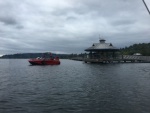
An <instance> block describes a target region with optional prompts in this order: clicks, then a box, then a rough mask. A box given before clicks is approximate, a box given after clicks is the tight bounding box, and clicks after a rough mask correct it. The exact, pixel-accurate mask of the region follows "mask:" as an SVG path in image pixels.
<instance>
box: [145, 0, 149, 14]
mask: <svg viewBox="0 0 150 113" xmlns="http://www.w3.org/2000/svg"><path fill="white" fill-rule="evenodd" d="M143 3H144V5H145V7H146V9H147V11H148V13H149V15H150V11H149V9H148V7H147V5H146V3H145V1H144V0H143Z"/></svg>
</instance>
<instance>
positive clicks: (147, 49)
mask: <svg viewBox="0 0 150 113" xmlns="http://www.w3.org/2000/svg"><path fill="white" fill-rule="evenodd" d="M120 52H121V53H122V54H123V55H133V54H134V53H141V54H142V55H143V56H150V43H140V44H133V45H131V46H129V47H125V48H121V49H120Z"/></svg>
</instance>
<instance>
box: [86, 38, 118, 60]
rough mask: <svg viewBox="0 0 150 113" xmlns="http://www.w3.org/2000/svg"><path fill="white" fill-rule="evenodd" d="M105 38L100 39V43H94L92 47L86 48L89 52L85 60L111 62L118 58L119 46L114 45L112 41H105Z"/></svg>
mask: <svg viewBox="0 0 150 113" xmlns="http://www.w3.org/2000/svg"><path fill="white" fill-rule="evenodd" d="M105 41H106V40H105V39H100V40H99V43H94V44H93V45H92V46H91V47H89V48H87V49H85V51H86V52H89V54H88V55H87V58H86V59H85V62H86V61H87V62H88V61H89V62H90V61H91V62H94V61H95V62H104V61H105V62H110V61H112V60H113V59H116V57H117V54H116V53H117V52H118V51H119V49H118V48H116V47H114V46H113V44H112V43H105Z"/></svg>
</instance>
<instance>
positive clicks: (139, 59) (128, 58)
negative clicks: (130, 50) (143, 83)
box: [72, 55, 150, 63]
mask: <svg viewBox="0 0 150 113" xmlns="http://www.w3.org/2000/svg"><path fill="white" fill-rule="evenodd" d="M72 60H78V61H84V62H85V63H150V56H134V55H123V56H119V57H117V58H114V59H108V58H103V59H98V58H95V59H89V58H73V59H72Z"/></svg>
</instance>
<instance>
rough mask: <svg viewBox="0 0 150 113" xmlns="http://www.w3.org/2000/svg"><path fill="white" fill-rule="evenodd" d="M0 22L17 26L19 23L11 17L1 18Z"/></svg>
mask: <svg viewBox="0 0 150 113" xmlns="http://www.w3.org/2000/svg"><path fill="white" fill-rule="evenodd" d="M0 22H2V23H4V24H6V25H16V24H17V21H16V20H15V19H14V18H11V17H0Z"/></svg>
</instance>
